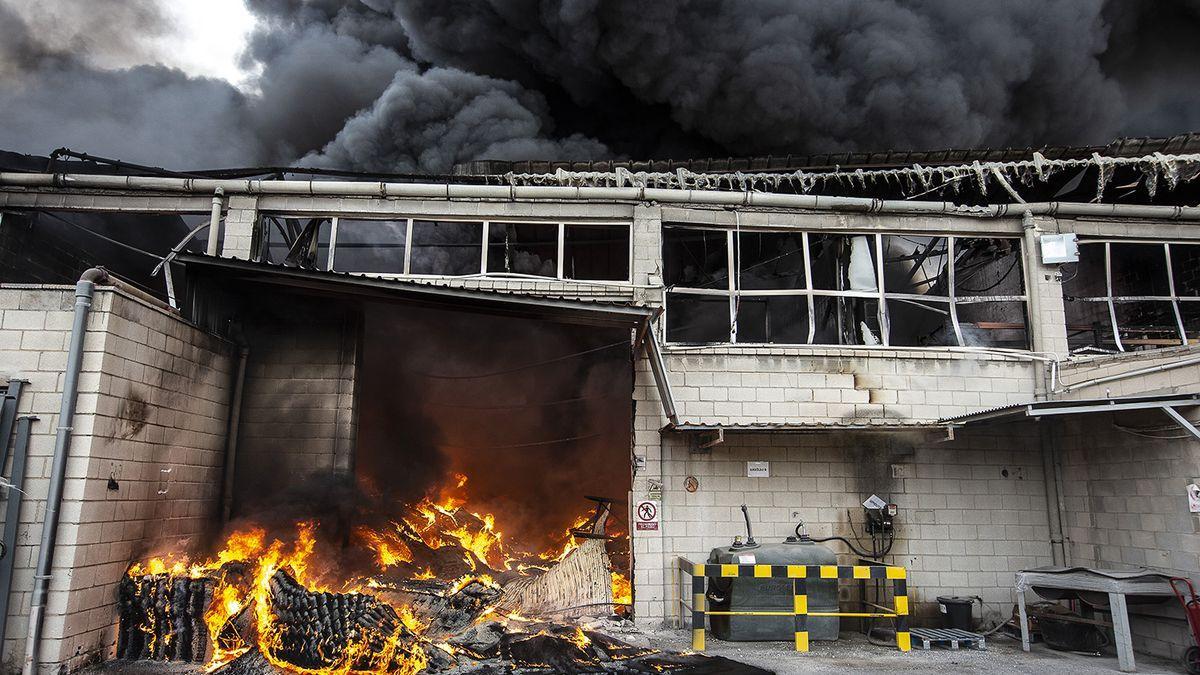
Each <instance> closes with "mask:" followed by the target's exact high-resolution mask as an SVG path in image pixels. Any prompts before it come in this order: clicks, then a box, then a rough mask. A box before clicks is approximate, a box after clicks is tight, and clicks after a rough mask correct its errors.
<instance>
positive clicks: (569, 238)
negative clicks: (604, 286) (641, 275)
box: [563, 225, 630, 281]
mask: <svg viewBox="0 0 1200 675" xmlns="http://www.w3.org/2000/svg"><path fill="white" fill-rule="evenodd" d="M563 227H564V228H565V231H564V232H563V278H565V279H577V280H580V281H628V280H629V233H630V228H629V226H628V225H564V226H563Z"/></svg>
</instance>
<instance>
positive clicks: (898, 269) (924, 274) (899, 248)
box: [883, 234, 950, 296]
mask: <svg viewBox="0 0 1200 675" xmlns="http://www.w3.org/2000/svg"><path fill="white" fill-rule="evenodd" d="M948 260H949V252H948V249H947V245H946V238H945V237H919V236H911V235H898V234H897V235H884V237H883V275H884V276H883V279H884V286H883V287H884V289H885V290H886V291H887V292H888V293H911V294H918V295H937V296H948V295H949V293H950V289H949V286H948V283H949V279H948V277H947V276H946V262H947V261H948Z"/></svg>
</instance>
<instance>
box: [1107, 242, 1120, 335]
mask: <svg viewBox="0 0 1200 675" xmlns="http://www.w3.org/2000/svg"><path fill="white" fill-rule="evenodd" d="M1104 291H1105V293H1106V295H1105V300H1107V302H1108V319H1109V321H1110V322H1111V323H1112V330H1113V342H1114V343H1116V345H1117V351H1121V352H1123V351H1125V345H1123V344H1121V330H1120V329H1119V328H1118V327H1117V306H1116V304H1114V303H1113V285H1112V243H1111V242H1107V241H1106V242H1104Z"/></svg>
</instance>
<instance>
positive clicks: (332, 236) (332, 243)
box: [325, 216, 342, 272]
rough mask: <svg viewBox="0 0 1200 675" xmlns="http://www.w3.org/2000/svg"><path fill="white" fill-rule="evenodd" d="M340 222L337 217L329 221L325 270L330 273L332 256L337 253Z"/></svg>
mask: <svg viewBox="0 0 1200 675" xmlns="http://www.w3.org/2000/svg"><path fill="white" fill-rule="evenodd" d="M341 220H342V219H341V218H340V217H338V216H334V217H333V218H331V219H330V220H329V260H328V261H326V264H325V269H326V270H328V271H330V272H332V271H333V254H334V252H336V251H337V236H338V223H339V222H340V221H341Z"/></svg>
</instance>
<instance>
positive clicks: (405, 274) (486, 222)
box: [258, 212, 634, 286]
mask: <svg viewBox="0 0 1200 675" xmlns="http://www.w3.org/2000/svg"><path fill="white" fill-rule="evenodd" d="M266 217H271V218H328V219H330V221H331V224H330V231H329V258H328V260H327V262H326V265H325V267H324V268H323V270H324V271H328V272H338V273H341V274H359V275H369V276H373V277H378V278H382V279H465V278H473V277H487V278H492V279H521V280H527V281H560V282H568V283H572V282H573V283H587V284H600V285H604V284H608V285H619V286H631V285H632V284H633V261H634V254H633V222H632V221H628V220H587V219H568V220H550V219H540V218H521V217H492V218H486V219H481V218H472V217H466V216H443V215H438V214H422V215H399V214H385V213H366V214H357V213H355V214H350V213H343V214H337V215H333V214H302V215H297V214H290V213H285V212H270V213H262V214H260V215H259V219H258V221H259V222H260V223H261V222H263V219H264V218H266ZM342 220H347V221H360V220H381V221H392V222H396V223H404V225H405V228H404V269H403V270H401V271H399V272H362V271H352V270H335V269H334V261H335V259H336V257H337V237H338V229H339V225H340V222H341V221H342ZM416 221H433V222H454V223H478V224H479V225H480V226H481V227H482V228H483V231H482V234H481V237H480V242H479V243H480V246H481V247H482V252H481V255H480V265H479V271H478V272H473V273H471V274H414V273H412V271H411V269H412V238H413V223H414V222H416ZM492 223H503V224H509V223H516V224H530V225H554V226H555V227H556V230H557V239H558V246H557V249H556V256H557V259H556V261H555V262H556V272H555V275H554V276H540V275H533V274H520V273H516V272H488V269H487V268H488V248H489V246H488V243H489V241H488V240H489V232H490V230H491V225H492ZM571 226H585V227H586V226H592V227H597V226H608V227H622V228H624V229H625V231H626V232H627V233H628V235H629V236H628V239H627V242H626V268H625V278H623V279H576V278H573V277H567V276H566V269H565V264H566V235H567V228H569V227H571Z"/></svg>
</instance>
